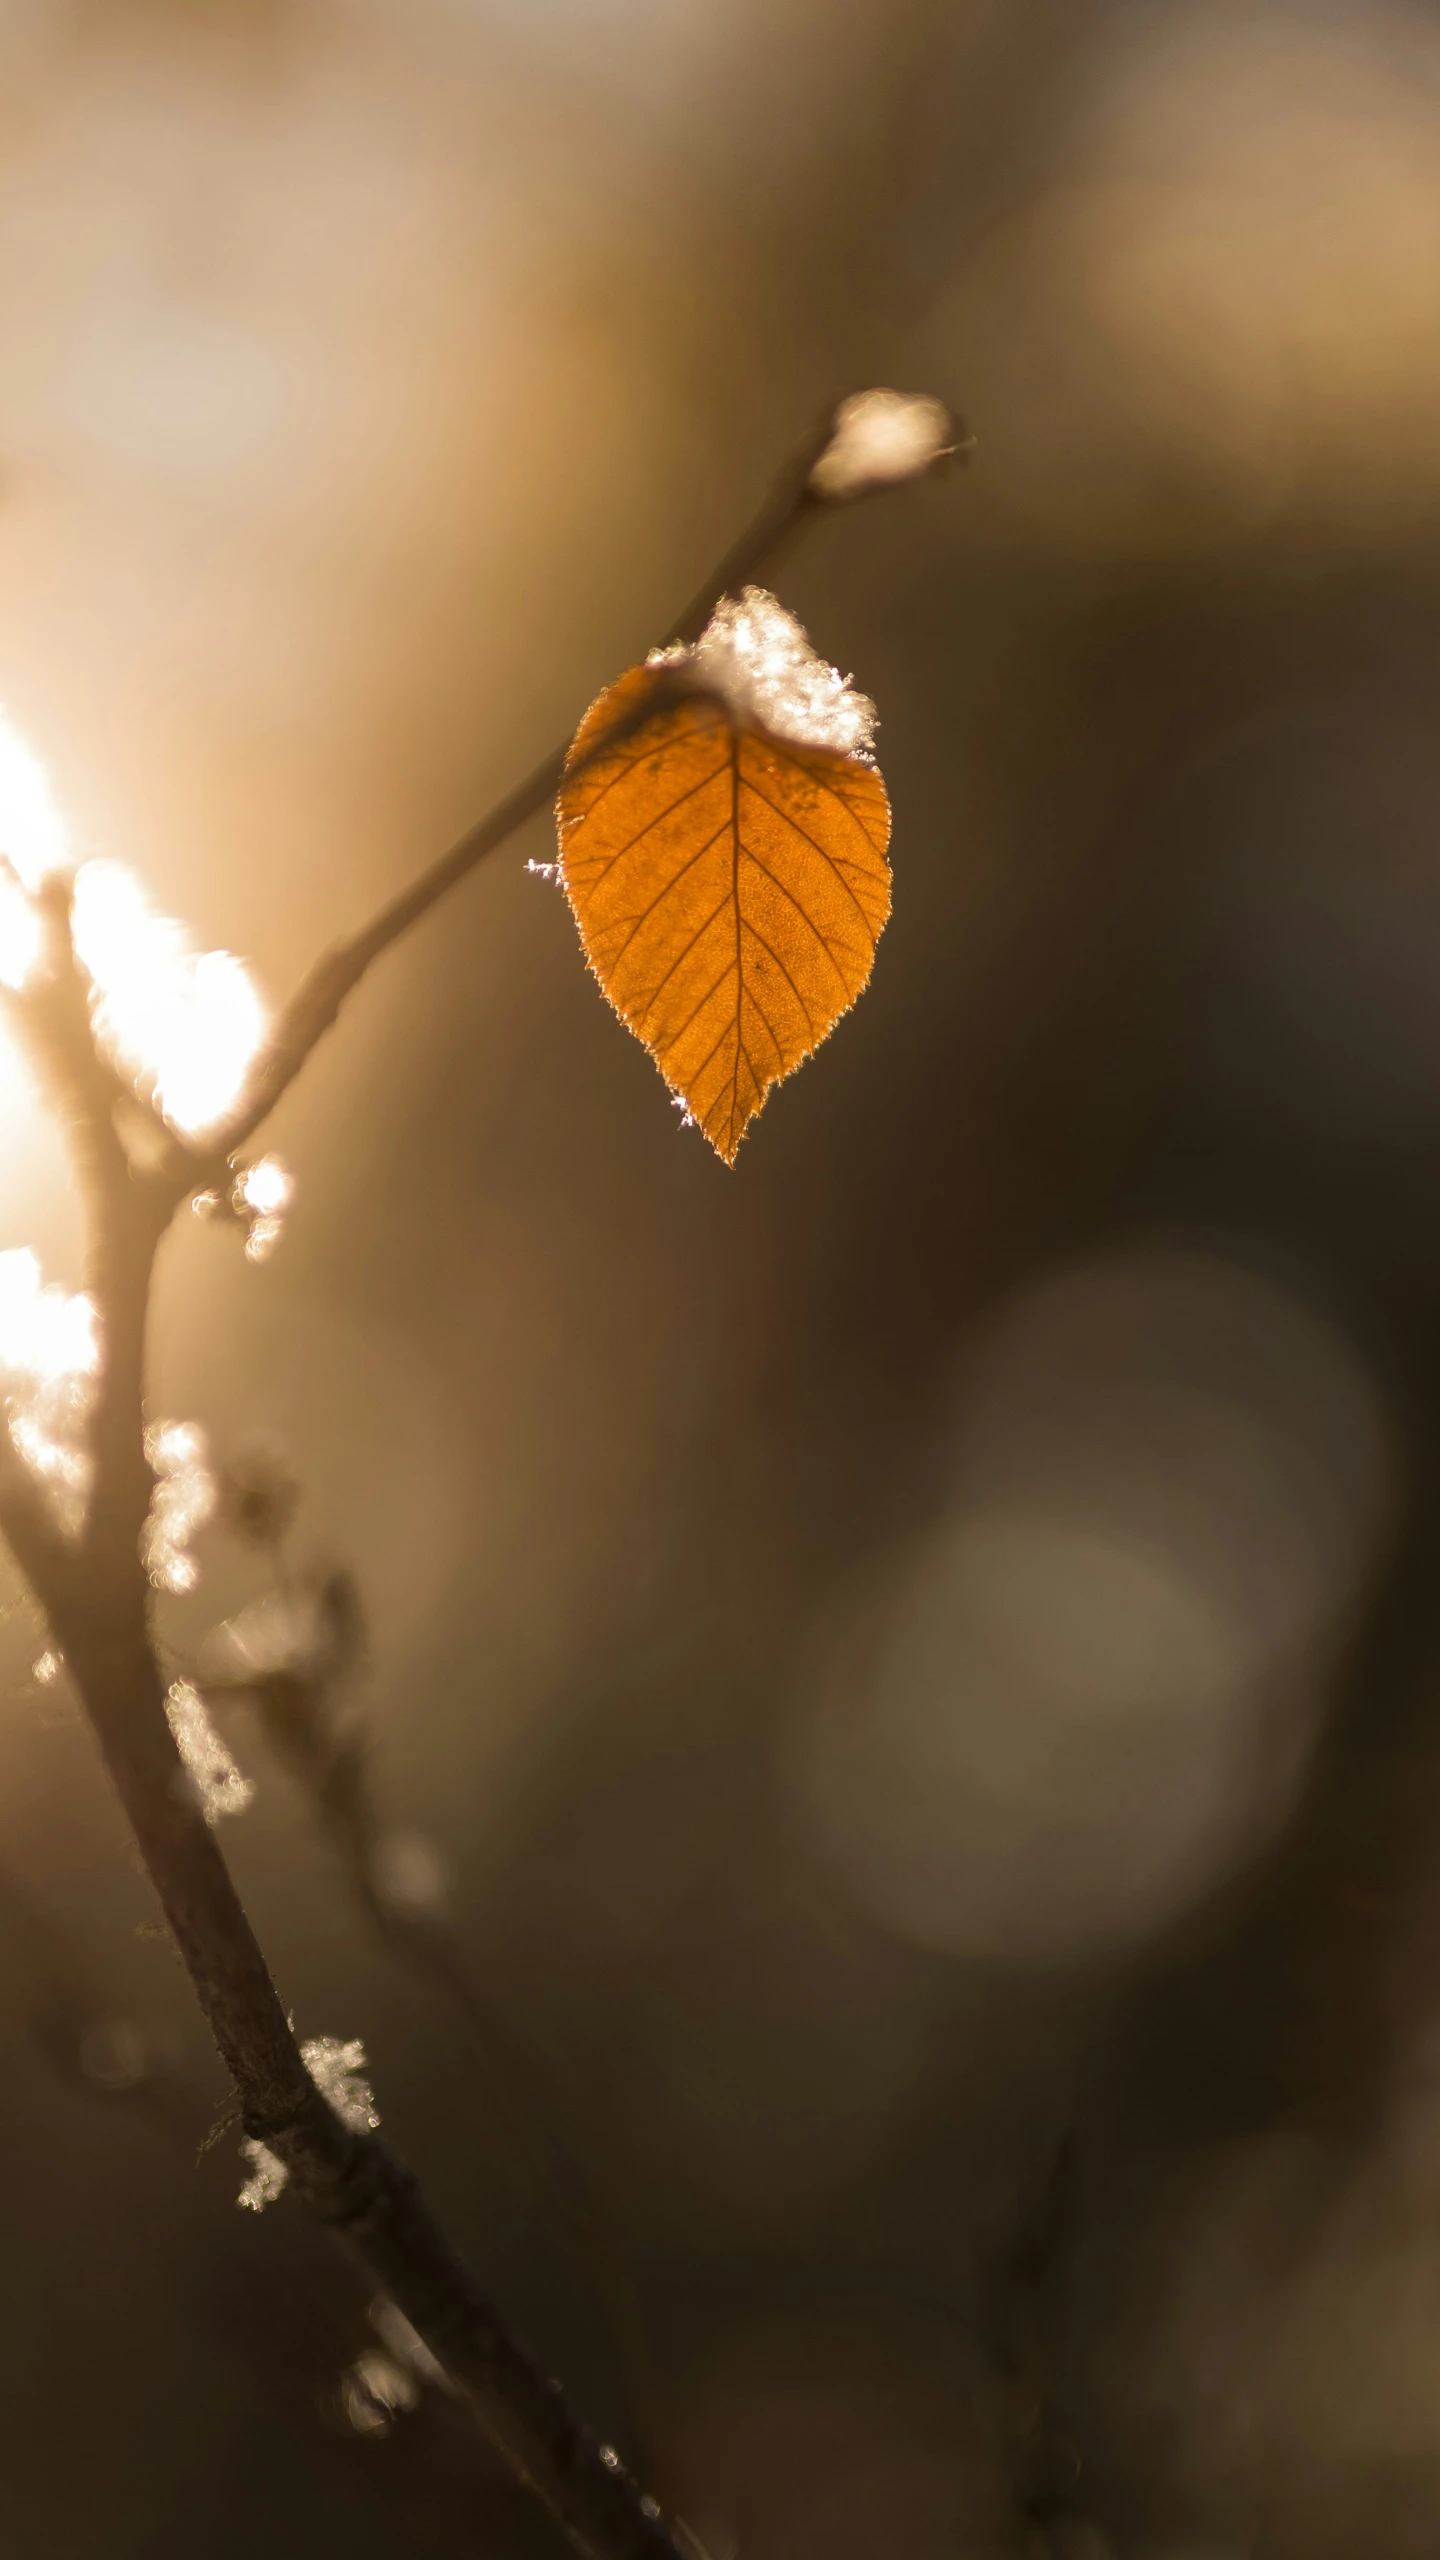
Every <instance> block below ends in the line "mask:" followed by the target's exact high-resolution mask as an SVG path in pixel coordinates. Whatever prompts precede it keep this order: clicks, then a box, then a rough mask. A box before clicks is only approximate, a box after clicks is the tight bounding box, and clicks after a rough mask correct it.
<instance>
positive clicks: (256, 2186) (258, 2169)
mask: <svg viewBox="0 0 1440 2560" xmlns="http://www.w3.org/2000/svg"><path fill="white" fill-rule="evenodd" d="M300 2059H301V2061H302V2062H303V2063H304V2065H305V2068H306V2070H307V2071H308V2072H309V2074H310V2077H311V2079H312V2080H313V2081H314V2083H315V2086H316V2088H317V2089H318V2090H319V2092H320V2095H321V2097H322V2098H323V2099H324V2101H325V2103H326V2105H327V2106H328V2107H330V2108H331V2109H332V2110H333V2112H334V2113H335V2114H336V2115H337V2116H338V2117H339V2119H340V2121H341V2123H342V2124H343V2125H346V2126H348V2128H349V2130H350V2132H351V2133H373V2132H374V2131H375V2128H376V2126H377V2125H378V2124H379V2122H380V2110H379V2108H378V2107H377V2106H376V2104H375V2093H374V2091H373V2090H372V2088H371V2086H370V2083H369V2081H368V2080H367V2079H366V2077H365V2047H364V2045H363V2043H362V2042H361V2040H360V2038H359V2037H358V2036H350V2037H349V2038H342V2037H340V2036H309V2037H307V2038H306V2041H305V2042H304V2044H302V2046H301V2047H300ZM240 2152H241V2157H242V2158H243V2159H245V2160H248V2162H249V2163H250V2175H249V2177H248V2178H247V2179H246V2181H245V2183H244V2185H243V2186H242V2188H241V2190H240V2193H239V2195H238V2196H237V2197H236V2199H235V2201H236V2203H237V2204H238V2205H241V2206H242V2207H243V2208H244V2210H245V2211H246V2212H247V2213H263V2212H264V2210H265V2207H266V2206H267V2204H273V2203H274V2202H275V2199H276V2197H277V2196H279V2195H282V2194H283V2193H284V2191H285V2187H286V2185H287V2183H288V2180H289V2176H290V2172H289V2170H288V2169H287V2168H286V2166H285V2163H284V2161H283V2160H278V2159H277V2158H276V2156H275V2154H274V2152H273V2151H272V2150H270V2148H269V2147H268V2145H267V2144H265V2143H263V2142H255V2141H252V2140H251V2139H250V2138H249V2137H248V2136H247V2137H246V2139H245V2140H244V2141H243V2142H242V2143H241V2145H240Z"/></svg>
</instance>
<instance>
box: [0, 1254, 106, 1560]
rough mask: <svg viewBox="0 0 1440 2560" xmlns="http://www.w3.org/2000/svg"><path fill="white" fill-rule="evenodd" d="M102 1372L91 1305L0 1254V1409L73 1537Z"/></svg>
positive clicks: (25, 1257) (28, 1261)
mask: <svg viewBox="0 0 1440 2560" xmlns="http://www.w3.org/2000/svg"><path fill="white" fill-rule="evenodd" d="M99 1366H100V1345H99V1338H98V1336H97V1333H96V1329H95V1310H94V1308H93V1307H92V1306H91V1304H90V1301H89V1299H88V1298H85V1297H71V1296H69V1295H68V1294H67V1292H66V1291H65V1290H64V1289H58V1288H53V1287H46V1286H45V1284H44V1283H43V1282H42V1280H41V1277H40V1265H39V1263H38V1262H37V1261H36V1259H35V1256H34V1254H33V1253H30V1252H28V1251H27V1250H25V1249H24V1248H21V1249H20V1250H18V1251H15V1252H11V1253H0V1406H3V1409H4V1413H5V1418H6V1421H7V1423H8V1426H9V1431H10V1437H11V1440H12V1441H13V1442H14V1445H15V1447H16V1449H17V1450H18V1452H19V1454H20V1456H21V1457H22V1458H23V1459H24V1461H25V1464H26V1465H27V1467H29V1468H30V1470H31V1472H32V1474H34V1475H35V1476H37V1477H38V1478H39V1480H40V1482H41V1483H42V1484H43V1485H44V1486H45V1488H46V1490H47V1492H48V1493H49V1494H50V1497H51V1499H52V1502H53V1504H54V1507H55V1510H56V1514H57V1516H58V1518H59V1520H60V1524H61V1526H62V1527H63V1528H65V1529H66V1530H68V1531H71V1532H74V1531H76V1530H78V1529H79V1527H80V1524H81V1522H82V1520H83V1518H84V1514H85V1502H86V1497H87V1495H88V1493H89V1489H90V1458H89V1454H88V1451H87V1449H86V1446H85V1426H86V1423H87V1420H88V1418H89V1412H90V1406H91V1402H92V1400H93V1397H94V1393H95V1382H96V1377H97V1374H98V1371H99Z"/></svg>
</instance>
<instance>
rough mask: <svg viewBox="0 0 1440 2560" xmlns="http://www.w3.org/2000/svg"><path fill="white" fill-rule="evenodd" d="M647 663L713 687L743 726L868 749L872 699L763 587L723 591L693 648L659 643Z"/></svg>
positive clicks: (842, 749) (839, 747) (863, 752)
mask: <svg viewBox="0 0 1440 2560" xmlns="http://www.w3.org/2000/svg"><path fill="white" fill-rule="evenodd" d="M649 664H650V665H651V666H652V667H660V668H666V669H669V670H670V671H672V672H673V673H674V674H676V675H678V676H679V677H680V678H681V680H682V681H683V682H685V683H687V684H692V685H693V686H694V688H695V690H696V691H697V692H700V693H713V694H717V695H718V696H719V698H720V700H721V701H722V702H723V703H724V704H725V706H726V708H727V710H728V711H729V713H730V715H731V718H732V719H733V720H735V721H737V722H738V723H739V724H740V725H741V726H742V727H745V728H751V729H768V730H769V732H770V734H771V736H772V737H776V738H788V739H791V740H793V741H794V743H795V744H796V745H797V746H802V747H828V748H830V749H831V750H832V751H833V752H834V753H835V754H837V755H843V756H868V755H869V753H870V749H871V746H872V744H873V741H874V737H875V705H874V703H873V702H871V701H870V700H869V699H868V698H867V697H866V695H864V694H863V693H857V692H856V691H855V688H854V686H853V685H852V684H851V682H850V680H849V678H848V676H842V675H841V673H840V671H839V669H838V668H837V667H831V666H827V665H826V663H825V660H824V659H823V658H822V657H820V656H819V655H818V653H817V652H816V651H815V650H814V649H812V648H811V646H810V642H809V640H808V639H807V637H806V635H805V631H804V629H803V627H802V625H801V624H800V623H798V622H797V621H796V619H795V616H794V615H793V613H787V612H786V610H785V607H784V606H783V605H782V604H777V603H776V601H775V598H774V597H773V596H772V595H770V594H768V593H767V592H766V590H765V588H764V587H746V588H745V589H744V591H743V593H742V594H740V595H738V596H725V597H724V598H723V599H722V601H721V602H720V603H719V604H718V605H717V606H716V608H715V611H714V612H713V614H712V615H711V617H710V620H709V622H708V623H707V624H706V626H705V629H704V630H703V631H702V632H701V634H700V637H699V639H698V640H697V641H696V642H695V644H694V646H693V648H686V647H684V646H682V647H679V648H674V649H657V650H655V651H654V652H653V654H652V656H651V658H650V660H649Z"/></svg>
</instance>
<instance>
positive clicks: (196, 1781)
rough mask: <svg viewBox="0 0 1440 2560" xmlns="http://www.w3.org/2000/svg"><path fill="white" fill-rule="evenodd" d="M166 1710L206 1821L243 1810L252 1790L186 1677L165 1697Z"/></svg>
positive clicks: (203, 1702)
mask: <svg viewBox="0 0 1440 2560" xmlns="http://www.w3.org/2000/svg"><path fill="white" fill-rule="evenodd" d="M165 1713H166V1715H167V1717H168V1718H169V1721H170V1730H171V1732H172V1733H173V1734H174V1736H175V1747H176V1749H177V1750H178V1752H179V1754H180V1757H181V1759H182V1760H183V1761H184V1763H185V1772H186V1775H187V1777H188V1778H189V1780H190V1783H191V1785H192V1787H193V1788H194V1790H195V1793H196V1796H197V1797H198V1799H199V1802H200V1809H201V1811H202V1813H203V1814H204V1816H205V1819H206V1821H207V1822H220V1821H222V1820H223V1819H224V1817H225V1815H226V1814H230V1813H243V1812H244V1811H245V1808H246V1806H247V1805H248V1804H249V1802H250V1800H251V1798H252V1796H253V1795H254V1793H255V1789H254V1787H253V1785H252V1784H251V1781H250V1780H249V1779H248V1778H247V1777H246V1776H245V1775H244V1773H243V1771H242V1770H241V1767H240V1764H239V1762H238V1761H237V1760H236V1758H235V1754H234V1753H233V1751H232V1750H231V1749H230V1746H229V1744H228V1743H227V1742H225V1741H224V1740H223V1739H222V1737H221V1735H219V1734H218V1733H217V1732H216V1730H215V1727H214V1725H213V1724H212V1723H211V1721H210V1711H209V1709H208V1707H207V1706H206V1704H205V1701H204V1699H203V1698H202V1697H201V1695H200V1692H199V1690H198V1689H194V1688H192V1687H191V1685H190V1682H189V1681H188V1680H176V1681H175V1682H174V1683H173V1684H172V1686H171V1689H170V1692H169V1695H168V1696H167V1698H166V1700H165Z"/></svg>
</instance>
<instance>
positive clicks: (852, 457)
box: [810, 391, 956, 501]
mask: <svg viewBox="0 0 1440 2560" xmlns="http://www.w3.org/2000/svg"><path fill="white" fill-rule="evenodd" d="M955 447H956V432H955V422H954V420H953V419H952V417H951V416H950V412H949V410H948V409H947V408H946V406H945V404H944V402H943V400H936V399H934V398H933V397H932V395H931V394H930V393H929V392H928V391H857V392H855V393H854V395H853V396H852V397H851V398H850V399H849V400H842V401H841V403H840V406H839V408H838V409H837V410H836V412H835V432H834V434H833V435H832V437H831V439H830V442H829V443H828V444H827V446H826V447H825V450H824V452H823V453H822V454H821V456H820V459H819V461H818V462H817V463H816V465H815V468H814V470H813V471H812V472H811V474H810V486H811V488H812V489H813V490H814V492H815V495H816V496H817V497H818V498H828V499H832V500H842V501H843V500H844V499H846V498H863V497H864V496H866V494H867V493H868V492H869V491H870V490H872V489H888V488H891V487H893V486H894V485H895V483H896V482H897V481H901V480H918V479H919V478H920V477H921V475H922V474H923V473H924V472H926V471H933V470H934V468H935V465H936V463H937V462H941V461H943V460H944V458H945V456H946V455H947V454H950V453H953V452H954V451H955Z"/></svg>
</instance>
